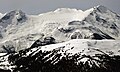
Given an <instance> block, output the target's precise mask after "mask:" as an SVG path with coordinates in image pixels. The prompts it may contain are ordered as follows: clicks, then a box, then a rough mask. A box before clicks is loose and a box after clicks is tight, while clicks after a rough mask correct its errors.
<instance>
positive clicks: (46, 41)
mask: <svg viewBox="0 0 120 72" xmlns="http://www.w3.org/2000/svg"><path fill="white" fill-rule="evenodd" d="M49 44H55V39H54V38H53V37H45V38H44V39H38V40H36V41H35V42H34V43H33V44H32V46H31V47H30V48H34V47H39V46H44V45H49Z"/></svg>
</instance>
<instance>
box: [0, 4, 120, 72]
mask: <svg viewBox="0 0 120 72" xmlns="http://www.w3.org/2000/svg"><path fill="white" fill-rule="evenodd" d="M119 47H120V15H119V14H116V13H114V12H112V11H111V10H110V9H108V8H106V7H104V6H101V5H99V6H96V7H93V8H91V9H88V10H85V11H82V10H77V9H70V8H59V9H56V10H55V11H51V12H47V13H43V14H39V15H27V14H25V13H24V12H22V11H21V10H14V11H11V12H9V13H6V14H5V15H4V16H3V17H1V18H0V52H1V53H0V71H2V70H7V71H8V72H12V71H13V72H31V71H35V72H80V71H81V72H93V70H94V71H98V72H117V71H120V70H117V71H116V68H119V67H120V66H119V65H120V64H119V63H120V58H119V57H120V56H119V54H120V48H119ZM117 55H118V56H117ZM61 63H63V64H62V65H65V66H62V65H61ZM117 63H118V64H117ZM115 64H116V68H114V65H115ZM49 67H50V68H49ZM67 68H70V69H71V70H68V69H67ZM86 69H87V70H86ZM92 69H93V70H92ZM110 69H111V70H110ZM43 70H44V71H43ZM56 70H57V71H56ZM103 70H104V71H103Z"/></svg>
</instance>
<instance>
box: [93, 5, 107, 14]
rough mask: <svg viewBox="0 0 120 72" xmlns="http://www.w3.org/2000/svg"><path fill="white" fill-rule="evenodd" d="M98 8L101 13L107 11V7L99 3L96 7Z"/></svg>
mask: <svg viewBox="0 0 120 72" xmlns="http://www.w3.org/2000/svg"><path fill="white" fill-rule="evenodd" d="M94 8H95V9H96V10H98V11H99V12H101V13H106V12H107V10H108V9H107V7H105V6H103V5H98V6H96V7H94Z"/></svg>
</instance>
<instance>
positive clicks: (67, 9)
mask: <svg viewBox="0 0 120 72" xmlns="http://www.w3.org/2000/svg"><path fill="white" fill-rule="evenodd" d="M78 11H81V12H83V11H82V10H77V9H75V8H58V9H56V10H55V11H54V12H78Z"/></svg>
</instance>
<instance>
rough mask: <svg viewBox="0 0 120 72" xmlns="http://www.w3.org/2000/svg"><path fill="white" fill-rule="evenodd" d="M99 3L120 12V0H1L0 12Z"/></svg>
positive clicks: (85, 5) (86, 5) (52, 9)
mask: <svg viewBox="0 0 120 72" xmlns="http://www.w3.org/2000/svg"><path fill="white" fill-rule="evenodd" d="M98 5H103V6H105V7H107V8H109V9H110V10H112V11H114V12H116V13H119V14H120V0H0V12H1V13H6V12H9V11H12V10H16V9H20V10H22V11H23V12H25V13H27V14H40V13H44V12H48V11H54V10H55V9H57V8H76V9H81V10H86V9H89V8H91V7H94V6H98Z"/></svg>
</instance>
